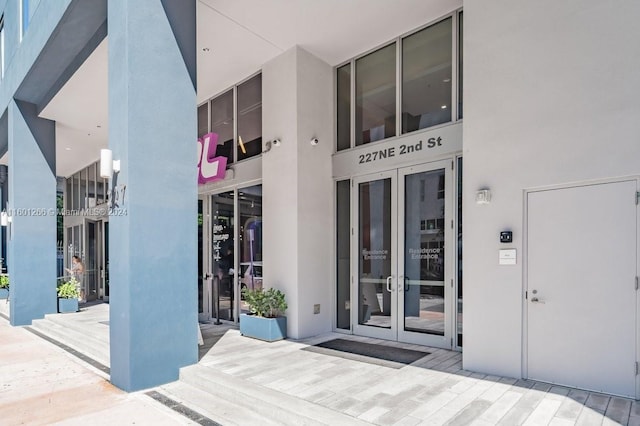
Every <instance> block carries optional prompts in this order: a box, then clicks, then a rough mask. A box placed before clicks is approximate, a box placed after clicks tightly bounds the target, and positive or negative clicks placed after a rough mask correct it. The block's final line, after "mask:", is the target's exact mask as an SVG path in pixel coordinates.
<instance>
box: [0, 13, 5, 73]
mask: <svg viewBox="0 0 640 426" xmlns="http://www.w3.org/2000/svg"><path fill="white" fill-rule="evenodd" d="M4 57H5V50H4V15H3V16H2V17H0V79H2V78H4Z"/></svg>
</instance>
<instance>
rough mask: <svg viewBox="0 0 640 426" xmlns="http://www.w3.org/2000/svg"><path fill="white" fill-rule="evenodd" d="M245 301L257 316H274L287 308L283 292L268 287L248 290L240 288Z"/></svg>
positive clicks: (279, 314)
mask: <svg viewBox="0 0 640 426" xmlns="http://www.w3.org/2000/svg"><path fill="white" fill-rule="evenodd" d="M242 295H243V296H244V300H245V302H247V305H249V310H250V311H251V312H252V313H254V314H256V315H257V316H259V317H265V318H275V317H278V316H281V315H282V314H284V311H286V310H287V302H285V300H284V293H283V292H281V291H280V290H276V289H274V288H270V289H269V290H266V291H264V290H263V289H261V288H260V289H257V290H249V289H247V288H244V289H242Z"/></svg>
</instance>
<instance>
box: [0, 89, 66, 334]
mask: <svg viewBox="0 0 640 426" xmlns="http://www.w3.org/2000/svg"><path fill="white" fill-rule="evenodd" d="M8 119H9V123H8V128H9V209H10V210H9V212H10V214H11V215H12V218H11V224H10V228H9V229H10V230H9V238H8V239H9V241H8V251H9V265H8V271H9V276H10V296H11V308H10V316H11V325H29V324H31V321H32V320H34V319H38V318H43V317H44V315H45V314H49V313H55V312H56V311H57V307H56V304H57V298H56V215H55V209H56V174H55V169H56V166H55V159H56V150H55V122H53V121H50V120H46V119H42V118H39V117H38V116H37V111H36V106H35V105H33V104H30V103H26V102H21V101H15V100H12V101H11V103H10V104H9V116H8Z"/></svg>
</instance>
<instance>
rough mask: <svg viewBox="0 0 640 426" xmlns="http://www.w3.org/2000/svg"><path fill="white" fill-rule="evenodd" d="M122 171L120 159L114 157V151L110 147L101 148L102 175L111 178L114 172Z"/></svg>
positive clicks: (104, 177)
mask: <svg viewBox="0 0 640 426" xmlns="http://www.w3.org/2000/svg"><path fill="white" fill-rule="evenodd" d="M119 171H120V160H114V159H113V152H111V150H110V149H101V150H100V177H101V178H103V179H111V177H112V176H113V173H114V172H115V173H118V172H119Z"/></svg>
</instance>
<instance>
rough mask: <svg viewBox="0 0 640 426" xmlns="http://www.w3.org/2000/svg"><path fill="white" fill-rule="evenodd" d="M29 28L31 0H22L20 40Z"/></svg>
mask: <svg viewBox="0 0 640 426" xmlns="http://www.w3.org/2000/svg"><path fill="white" fill-rule="evenodd" d="M27 28H29V0H20V41H22V37H24V34H25V33H26V32H27Z"/></svg>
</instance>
